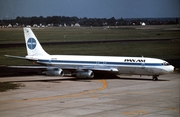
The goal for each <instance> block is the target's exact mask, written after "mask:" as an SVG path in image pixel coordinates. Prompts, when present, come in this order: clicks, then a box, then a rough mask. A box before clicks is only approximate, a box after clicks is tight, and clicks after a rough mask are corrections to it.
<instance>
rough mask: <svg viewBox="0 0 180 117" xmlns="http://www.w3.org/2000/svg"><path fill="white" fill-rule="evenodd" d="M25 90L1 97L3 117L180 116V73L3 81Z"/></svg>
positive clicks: (13, 78) (8, 79)
mask: <svg viewBox="0 0 180 117" xmlns="http://www.w3.org/2000/svg"><path fill="white" fill-rule="evenodd" d="M0 81H1V82H2V81H3V82H16V83H22V84H24V87H21V88H20V89H16V90H10V91H7V92H0V105H1V106H0V116H1V117H17V116H18V117H49V116H51V117H84V116H86V117H94V116H96V117H97V116H98V117H110V116H111V117H134V116H138V117H172V116H173V117H179V116H180V110H179V109H180V74H176V73H173V74H168V75H163V76H160V77H159V81H152V79H151V77H148V76H142V77H139V76H120V77H119V78H118V77H114V78H108V79H75V78H69V77H47V76H28V77H27V76H26V77H24V76H21V77H1V78H0Z"/></svg>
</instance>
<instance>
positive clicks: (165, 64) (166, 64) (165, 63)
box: [162, 62, 170, 66]
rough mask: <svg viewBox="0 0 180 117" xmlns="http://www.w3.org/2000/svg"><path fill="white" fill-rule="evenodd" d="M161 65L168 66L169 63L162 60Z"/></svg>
mask: <svg viewBox="0 0 180 117" xmlns="http://www.w3.org/2000/svg"><path fill="white" fill-rule="evenodd" d="M162 65H164V66H168V65H170V64H169V63H168V62H164V63H163V64H162Z"/></svg>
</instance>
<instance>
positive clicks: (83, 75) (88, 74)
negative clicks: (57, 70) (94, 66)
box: [76, 70, 94, 78]
mask: <svg viewBox="0 0 180 117" xmlns="http://www.w3.org/2000/svg"><path fill="white" fill-rule="evenodd" d="M76 77H77V78H94V73H93V71H91V70H88V71H78V72H77V73H76Z"/></svg>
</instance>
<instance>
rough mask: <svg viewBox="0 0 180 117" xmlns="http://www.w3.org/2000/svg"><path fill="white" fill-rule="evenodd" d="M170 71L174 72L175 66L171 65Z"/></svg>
mask: <svg viewBox="0 0 180 117" xmlns="http://www.w3.org/2000/svg"><path fill="white" fill-rule="evenodd" d="M169 72H170V73H172V72H174V66H172V65H171V66H169Z"/></svg>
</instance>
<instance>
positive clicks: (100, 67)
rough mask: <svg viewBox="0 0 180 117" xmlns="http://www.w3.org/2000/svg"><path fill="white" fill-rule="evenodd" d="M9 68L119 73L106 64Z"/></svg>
mask: <svg viewBox="0 0 180 117" xmlns="http://www.w3.org/2000/svg"><path fill="white" fill-rule="evenodd" d="M8 67H9V68H25V69H42V70H44V71H45V70H50V69H62V70H67V71H78V70H92V71H101V72H112V73H118V69H117V68H113V67H104V66H94V67H92V66H83V67H66V66H62V67H61V66H59V67H55V66H38V65H37V66H36V65H34V66H8Z"/></svg>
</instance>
